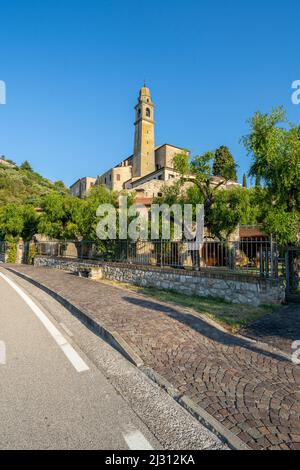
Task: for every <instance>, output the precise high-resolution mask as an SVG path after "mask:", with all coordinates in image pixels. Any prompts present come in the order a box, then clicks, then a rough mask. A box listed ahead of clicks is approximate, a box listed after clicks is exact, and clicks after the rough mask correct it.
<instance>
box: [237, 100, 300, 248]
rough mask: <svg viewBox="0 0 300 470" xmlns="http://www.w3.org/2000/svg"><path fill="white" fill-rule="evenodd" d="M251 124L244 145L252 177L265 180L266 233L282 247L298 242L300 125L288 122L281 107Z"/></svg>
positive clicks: (256, 118) (262, 115)
mask: <svg viewBox="0 0 300 470" xmlns="http://www.w3.org/2000/svg"><path fill="white" fill-rule="evenodd" d="M249 125H250V133H249V135H247V136H245V137H244V138H243V143H244V145H245V147H246V149H247V150H248V153H249V154H250V155H251V156H252V165H251V168H250V172H249V175H250V176H252V177H255V178H256V179H257V180H258V179H259V180H260V179H261V180H263V189H262V188H261V190H262V191H264V195H265V201H264V211H265V217H264V221H263V223H264V227H265V230H267V231H268V233H273V235H275V236H276V238H277V240H278V242H279V243H280V244H282V245H285V244H290V243H295V242H297V241H299V233H300V215H299V211H300V126H293V125H291V124H290V123H288V122H287V120H286V117H285V112H284V110H283V109H282V108H277V109H275V110H273V111H272V112H271V113H270V114H261V113H259V112H257V113H255V115H254V116H253V118H252V119H251V120H250V121H249ZM257 189H259V188H257Z"/></svg>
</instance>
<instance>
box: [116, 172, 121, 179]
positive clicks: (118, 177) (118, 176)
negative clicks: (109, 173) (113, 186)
mask: <svg viewBox="0 0 300 470" xmlns="http://www.w3.org/2000/svg"><path fill="white" fill-rule="evenodd" d="M120 180H121V176H120V175H119V173H118V174H117V181H120Z"/></svg>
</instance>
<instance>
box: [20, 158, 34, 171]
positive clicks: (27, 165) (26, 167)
mask: <svg viewBox="0 0 300 470" xmlns="http://www.w3.org/2000/svg"><path fill="white" fill-rule="evenodd" d="M20 169H21V170H25V171H30V172H31V173H32V172H33V170H32V167H31V165H30V163H29V162H28V161H27V160H25V161H24V162H23V163H22V164H21V165H20Z"/></svg>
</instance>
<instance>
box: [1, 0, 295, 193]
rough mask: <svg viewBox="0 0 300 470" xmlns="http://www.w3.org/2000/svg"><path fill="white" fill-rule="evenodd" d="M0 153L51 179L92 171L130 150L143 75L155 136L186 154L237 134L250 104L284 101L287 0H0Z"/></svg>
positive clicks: (291, 60) (287, 97)
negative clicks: (3, 92) (1, 96)
mask: <svg viewBox="0 0 300 470" xmlns="http://www.w3.org/2000/svg"><path fill="white" fill-rule="evenodd" d="M0 14H1V36H0V41H1V45H0V80H4V81H5V82H6V85H7V104H6V105H5V106H0V154H4V155H5V156H6V157H7V158H11V159H13V160H15V161H16V162H17V163H21V162H22V161H23V160H25V159H27V160H29V161H30V163H31V164H32V166H33V167H34V169H35V170H37V171H38V172H40V173H41V174H43V175H44V176H47V177H48V178H50V179H52V180H58V179H63V180H64V181H65V183H66V184H68V185H69V184H71V183H72V182H73V181H75V180H76V179H77V178H79V177H81V176H96V175H97V174H99V173H101V172H103V171H104V170H106V169H108V168H109V167H111V166H112V165H114V164H116V163H118V162H119V160H121V159H122V158H125V157H126V156H128V155H130V154H131V153H132V149H133V131H134V128H133V121H134V112H133V108H134V105H135V104H136V99H137V94H138V90H139V88H140V86H142V84H143V80H144V78H146V80H147V84H148V86H149V87H150V88H151V91H152V96H153V100H154V102H155V104H156V143H157V144H162V143H165V142H168V143H171V144H175V145H178V146H182V147H187V148H189V149H191V151H192V153H193V154H199V153H201V152H204V151H206V150H210V149H213V148H216V147H218V146H220V145H222V144H224V145H228V146H229V148H230V149H231V151H232V152H233V154H234V156H235V158H236V159H237V161H238V164H239V165H240V169H239V174H240V177H241V175H242V173H243V172H244V171H246V170H247V169H248V167H249V159H248V158H247V157H246V154H245V151H244V149H243V147H242V146H241V145H240V144H239V139H240V137H241V136H242V135H243V134H245V133H246V132H247V125H246V124H245V121H246V119H247V118H249V117H250V116H251V115H252V114H253V113H254V112H255V111H256V110H261V111H268V110H270V108H271V107H272V106H276V105H284V106H285V108H286V110H287V114H288V117H289V119H290V120H291V121H293V122H296V123H300V105H299V106H295V105H292V103H291V83H292V81H294V80H296V79H300V68H299V18H300V2H299V1H298V0H292V1H289V0H285V1H283V0H281V1H279V0H260V1H259V0H243V1H241V0H235V1H230V0H226V1H224V0H215V1H211V0H210V1H209V0H151V1H149V0H147V1H145V0H122V1H121V0H10V1H8V0H5V1H4V0H0Z"/></svg>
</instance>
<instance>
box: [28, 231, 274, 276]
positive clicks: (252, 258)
mask: <svg viewBox="0 0 300 470" xmlns="http://www.w3.org/2000/svg"><path fill="white" fill-rule="evenodd" d="M36 252H37V254H38V255H43V256H50V257H63V258H71V259H90V260H99V261H114V262H122V263H129V264H137V265H147V266H159V267H164V268H168V267H170V268H181V269H182V268H184V269H190V270H196V271H197V270H200V269H204V268H207V269H215V270H217V269H219V270H230V271H234V272H241V273H247V274H253V275H256V276H262V277H270V278H277V277H278V276H279V275H280V274H281V270H282V269H283V268H282V266H281V261H280V253H279V250H278V248H277V245H276V244H275V243H273V242H272V240H270V239H266V238H265V237H264V238H261V239H258V238H257V239H255V240H238V241H237V240H230V241H224V242H222V241H215V240H210V239H207V240H204V242H203V243H201V244H198V245H195V244H194V243H192V242H183V241H165V240H155V241H148V240H147V241H143V240H139V241H137V242H132V241H127V240H126V241H123V240H116V241H110V242H108V243H107V244H106V245H103V244H102V245H101V246H99V245H98V244H97V243H94V242H89V241H63V242H62V241H59V242H58V241H51V242H49V241H47V242H38V243H37V244H36Z"/></svg>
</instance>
